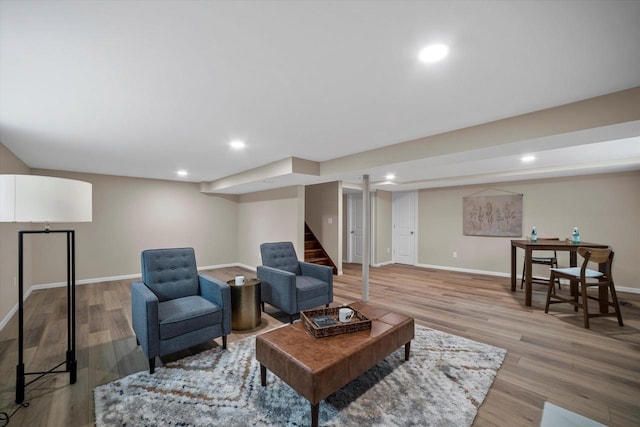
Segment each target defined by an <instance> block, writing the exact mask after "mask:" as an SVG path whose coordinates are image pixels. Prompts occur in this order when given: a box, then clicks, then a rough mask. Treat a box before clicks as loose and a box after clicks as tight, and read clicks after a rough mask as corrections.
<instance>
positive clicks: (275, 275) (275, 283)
mask: <svg viewBox="0 0 640 427" xmlns="http://www.w3.org/2000/svg"><path fill="white" fill-rule="evenodd" d="M256 273H257V276H258V279H259V280H260V281H261V282H262V284H263V286H266V287H270V288H271V292H270V294H271V301H269V300H266V302H268V303H269V304H273V305H275V306H276V307H279V308H281V309H282V310H284V311H286V312H287V313H290V314H292V313H297V312H298V310H297V308H298V307H297V298H296V275H295V274H294V273H291V272H289V271H284V270H278V269H277V268H273V267H267V266H265V265H260V266H258V267H257V268H256Z"/></svg>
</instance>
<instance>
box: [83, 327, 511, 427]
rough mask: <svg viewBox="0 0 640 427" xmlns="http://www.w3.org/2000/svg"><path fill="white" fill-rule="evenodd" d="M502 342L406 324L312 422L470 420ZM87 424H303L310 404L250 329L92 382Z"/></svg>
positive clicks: (490, 378)
mask: <svg viewBox="0 0 640 427" xmlns="http://www.w3.org/2000/svg"><path fill="white" fill-rule="evenodd" d="M505 354H506V351H505V350H503V349H500V348H496V347H492V346H490V345H487V344H481V343H478V342H475V341H471V340H468V339H465V338H461V337H458V336H455V335H450V334H447V333H444V332H440V331H436V330H432V329H428V328H425V327H422V326H418V325H416V337H415V339H414V340H413V341H412V343H411V358H410V359H409V361H408V362H405V361H404V347H402V348H400V349H398V350H397V351H396V352H394V353H392V354H391V355H390V356H388V357H387V358H386V359H384V360H383V361H382V362H380V363H378V365H377V366H375V367H374V368H372V369H370V370H369V371H367V372H366V373H364V374H362V375H361V376H360V377H358V378H357V379H355V380H354V381H352V382H351V383H349V384H348V385H346V386H344V387H343V388H342V389H340V390H338V391H337V392H336V393H334V394H332V395H331V396H329V397H328V398H327V399H326V400H323V401H322V402H321V403H320V419H319V421H320V425H323V426H325V425H361V426H409V425H420V426H470V425H471V424H472V423H473V419H474V418H475V416H476V413H477V409H478V408H479V407H480V405H481V404H482V401H483V400H484V398H485V396H486V394H487V392H488V391H489V388H490V387H491V384H492V383H493V379H494V377H495V375H496V373H497V371H498V369H499V368H500V366H501V365H502V361H503V360H504V357H505ZM94 399H95V412H96V426H97V427H102V426H218V425H219V426H223V425H224V426H283V425H287V426H308V425H310V424H311V414H310V405H309V402H308V401H307V400H305V399H304V398H302V397H301V396H300V395H298V393H296V392H295V391H294V390H293V389H292V388H290V387H289V386H288V385H287V384H285V383H283V382H282V381H281V380H280V379H279V378H277V377H276V376H275V375H273V374H272V373H271V372H269V373H268V374H267V387H262V386H261V385H260V365H259V364H258V362H256V360H255V338H254V337H250V338H246V339H243V340H241V341H237V342H234V343H231V344H229V346H228V349H227V350H222V349H221V348H220V347H218V348H215V349H211V350H207V351H204V352H202V353H200V354H198V355H196V356H191V357H188V358H184V359H181V360H178V361H176V362H172V363H168V364H166V365H165V366H164V367H161V368H157V369H156V372H155V374H153V375H149V373H148V372H147V371H145V372H139V373H136V374H133V375H130V376H128V377H125V378H122V379H120V380H117V381H113V382H111V383H109V384H105V385H102V386H99V387H96V388H95V390H94Z"/></svg>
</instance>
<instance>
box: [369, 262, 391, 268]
mask: <svg viewBox="0 0 640 427" xmlns="http://www.w3.org/2000/svg"><path fill="white" fill-rule="evenodd" d="M390 264H393V261H385V262H379V263H377V264H371V267H376V268H377V267H383V266H385V265H390Z"/></svg>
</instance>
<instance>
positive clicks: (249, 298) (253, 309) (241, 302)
mask: <svg viewBox="0 0 640 427" xmlns="http://www.w3.org/2000/svg"><path fill="white" fill-rule="evenodd" d="M227 284H228V285H229V287H230V288H231V329H233V330H236V331H246V330H248V329H253V328H257V327H258V326H259V325H260V323H261V322H262V317H261V312H260V281H259V280H258V279H250V278H246V279H245V280H244V285H239V286H236V282H235V279H232V280H227Z"/></svg>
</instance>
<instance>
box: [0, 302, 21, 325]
mask: <svg viewBox="0 0 640 427" xmlns="http://www.w3.org/2000/svg"><path fill="white" fill-rule="evenodd" d="M17 311H18V304H16V305H14V306H13V307H11V310H9V312H8V313H7V315H6V316H5V317H4V319H2V321H1V322H0V331H1V330H3V329H4V327H5V326H7V323H9V320H11V318H12V317H13V315H14V314H16V312H17Z"/></svg>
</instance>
